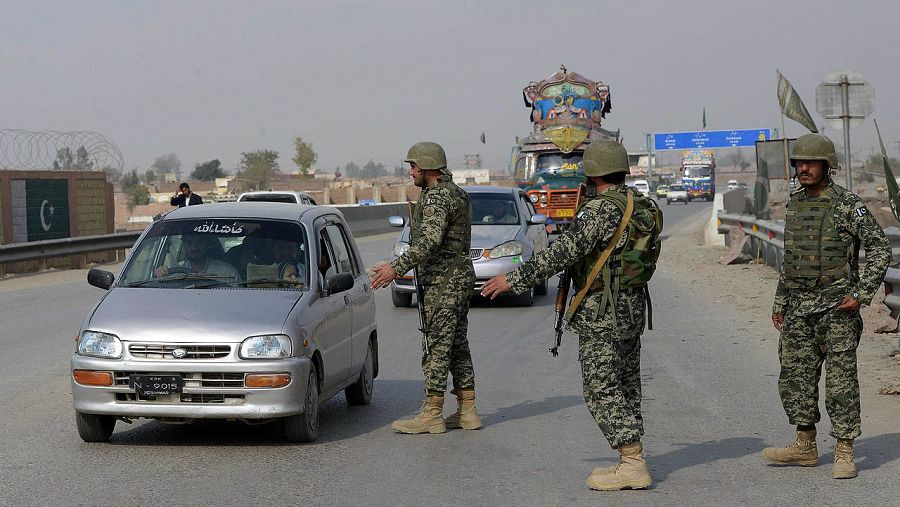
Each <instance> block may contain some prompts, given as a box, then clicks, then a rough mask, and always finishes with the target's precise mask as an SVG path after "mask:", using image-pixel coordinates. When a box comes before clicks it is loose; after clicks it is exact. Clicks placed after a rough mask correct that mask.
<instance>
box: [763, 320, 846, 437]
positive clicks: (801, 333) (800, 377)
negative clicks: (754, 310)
mask: <svg viewBox="0 0 900 507" xmlns="http://www.w3.org/2000/svg"><path fill="white" fill-rule="evenodd" d="M861 334H862V318H861V317H860V315H859V311H853V312H848V311H843V310H838V309H831V310H828V311H826V312H822V313H814V314H811V315H810V314H804V315H800V314H799V312H790V311H788V312H787V314H786V315H785V317H784V325H783V326H782V328H781V340H780V342H779V345H778V357H779V359H780V361H781V374H780V375H779V377H778V392H779V394H780V395H781V403H782V404H783V405H784V411H785V412H786V413H787V416H788V420H789V421H790V423H791V424H794V425H798V424H803V425H807V424H815V423H817V422H819V419H820V418H821V415H820V414H819V378H820V376H821V374H822V365H823V364H824V365H825V369H826V375H825V409H826V410H827V411H828V416H829V417H830V418H831V427H832V429H831V436H832V437H834V438H848V439H853V438H856V437H858V436H859V435H860V415H859V380H858V378H857V374H856V347H857V345H859V338H860V335H861Z"/></svg>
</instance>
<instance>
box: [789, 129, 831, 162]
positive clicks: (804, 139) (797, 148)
mask: <svg viewBox="0 0 900 507" xmlns="http://www.w3.org/2000/svg"><path fill="white" fill-rule="evenodd" d="M798 160H822V161H824V162H825V163H826V164H828V167H830V168H832V169H837V168H838V159H837V153H835V151H834V143H833V142H831V139H828V138H827V137H825V136H823V135H822V134H806V135H803V136H800V137H798V138H797V140H796V141H794V147H793V148H792V149H791V166H792V167H793V166H795V165H796V162H797V161H798Z"/></svg>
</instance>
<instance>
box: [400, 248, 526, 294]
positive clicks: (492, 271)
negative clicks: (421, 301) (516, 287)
mask: <svg viewBox="0 0 900 507" xmlns="http://www.w3.org/2000/svg"><path fill="white" fill-rule="evenodd" d="M523 261H524V259H523V258H522V256H521V255H516V256H512V257H500V258H499V259H491V258H487V257H482V258H480V259H476V260H475V261H473V262H472V267H474V268H475V285H474V286H473V287H472V295H473V296H478V295H480V294H481V289H482V287H484V284H485V283H487V281H488V280H490V279H491V278H493V277H495V276H497V275H505V274H506V273H509V272H510V271H512V270H514V269H516V268H518V267H519V266H521V265H522V262H523ZM391 289H392V290H393V291H394V292H399V293H407V294H415V293H416V286H415V283H414V282H413V277H412V276H411V275H410V276H402V277H400V278H397V279H396V280H394V282H393V285H392V286H391Z"/></svg>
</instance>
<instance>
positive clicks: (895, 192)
mask: <svg viewBox="0 0 900 507" xmlns="http://www.w3.org/2000/svg"><path fill="white" fill-rule="evenodd" d="M873 121H874V120H873ZM875 132H877V133H878V142H879V143H880V144H881V160H882V161H883V162H884V180H885V182H886V183H887V189H888V197H890V202H891V211H892V212H893V213H894V218H896V219H897V220H900V214H898V213H897V209H898V207H900V206H898V205H900V186H898V185H897V178H895V177H894V171H892V170H891V164H890V163H889V162H888V154H887V150H885V149H884V141H883V140H882V139H881V130H879V129H878V122H877V121H875Z"/></svg>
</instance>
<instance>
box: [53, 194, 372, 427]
mask: <svg viewBox="0 0 900 507" xmlns="http://www.w3.org/2000/svg"><path fill="white" fill-rule="evenodd" d="M88 282H89V283H91V284H92V285H95V286H97V287H100V288H103V289H108V290H109V292H108V293H107V294H106V295H105V296H104V297H103V298H102V299H101V300H100V302H99V303H97V305H96V306H95V307H94V308H93V309H92V310H91V311H90V312H89V313H88V315H87V317H85V319H84V323H83V324H82V326H81V330H80V331H79V333H78V338H77V343H76V353H75V355H74V356H72V359H71V371H72V401H73V404H74V408H75V413H76V423H77V427H78V433H79V435H80V436H81V438H82V439H83V440H85V441H89V442H97V441H106V440H108V439H109V438H110V436H111V434H112V432H113V429H114V427H115V424H116V421H117V420H124V421H129V422H130V420H131V419H136V418H142V417H146V418H153V419H159V420H162V421H168V422H185V421H190V420H194V419H202V418H222V419H236V420H243V421H245V422H248V423H249V422H260V421H264V420H271V419H282V420H283V423H284V428H285V432H286V434H287V438H288V439H289V440H291V441H299V442H309V441H312V440H315V439H316V438H317V437H318V434H319V411H318V408H319V404H320V403H321V402H323V401H324V400H326V399H328V398H330V397H332V396H334V395H335V394H337V393H339V392H340V391H342V390H343V391H344V392H345V395H346V397H347V401H348V402H349V403H350V404H351V405H358V404H366V403H368V402H369V400H370V399H371V396H372V391H373V388H374V378H375V377H376V376H377V375H378V341H377V333H376V328H375V304H374V298H373V294H372V290H371V289H370V288H369V283H368V276H367V275H366V272H365V270H364V269H363V264H362V261H361V257H360V253H359V250H358V249H357V247H356V244H355V242H354V240H353V237H352V236H351V234H350V233H349V228H348V227H347V224H346V222H345V221H344V218H343V216H342V215H341V213H340V211H337V210H336V209H334V208H326V207H317V206H303V205H301V206H284V205H283V204H270V203H225V204H218V205H214V206H188V207H185V208H181V209H178V210H174V211H172V212H170V213H168V214H166V215H165V217H164V218H163V219H161V220H158V221H157V222H155V223H154V224H153V225H151V226H150V227H149V228H148V229H147V230H146V231H145V232H144V233H143V234H142V235H141V237H140V238H139V239H138V241H137V243H136V244H135V246H134V248H133V249H132V251H131V253H130V254H129V256H128V258H127V260H126V262H125V265H124V267H123V268H122V271H121V273H120V276H119V278H118V280H115V279H114V277H113V274H112V273H109V272H107V271H102V270H99V269H92V270H91V271H90V272H89V273H88Z"/></svg>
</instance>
